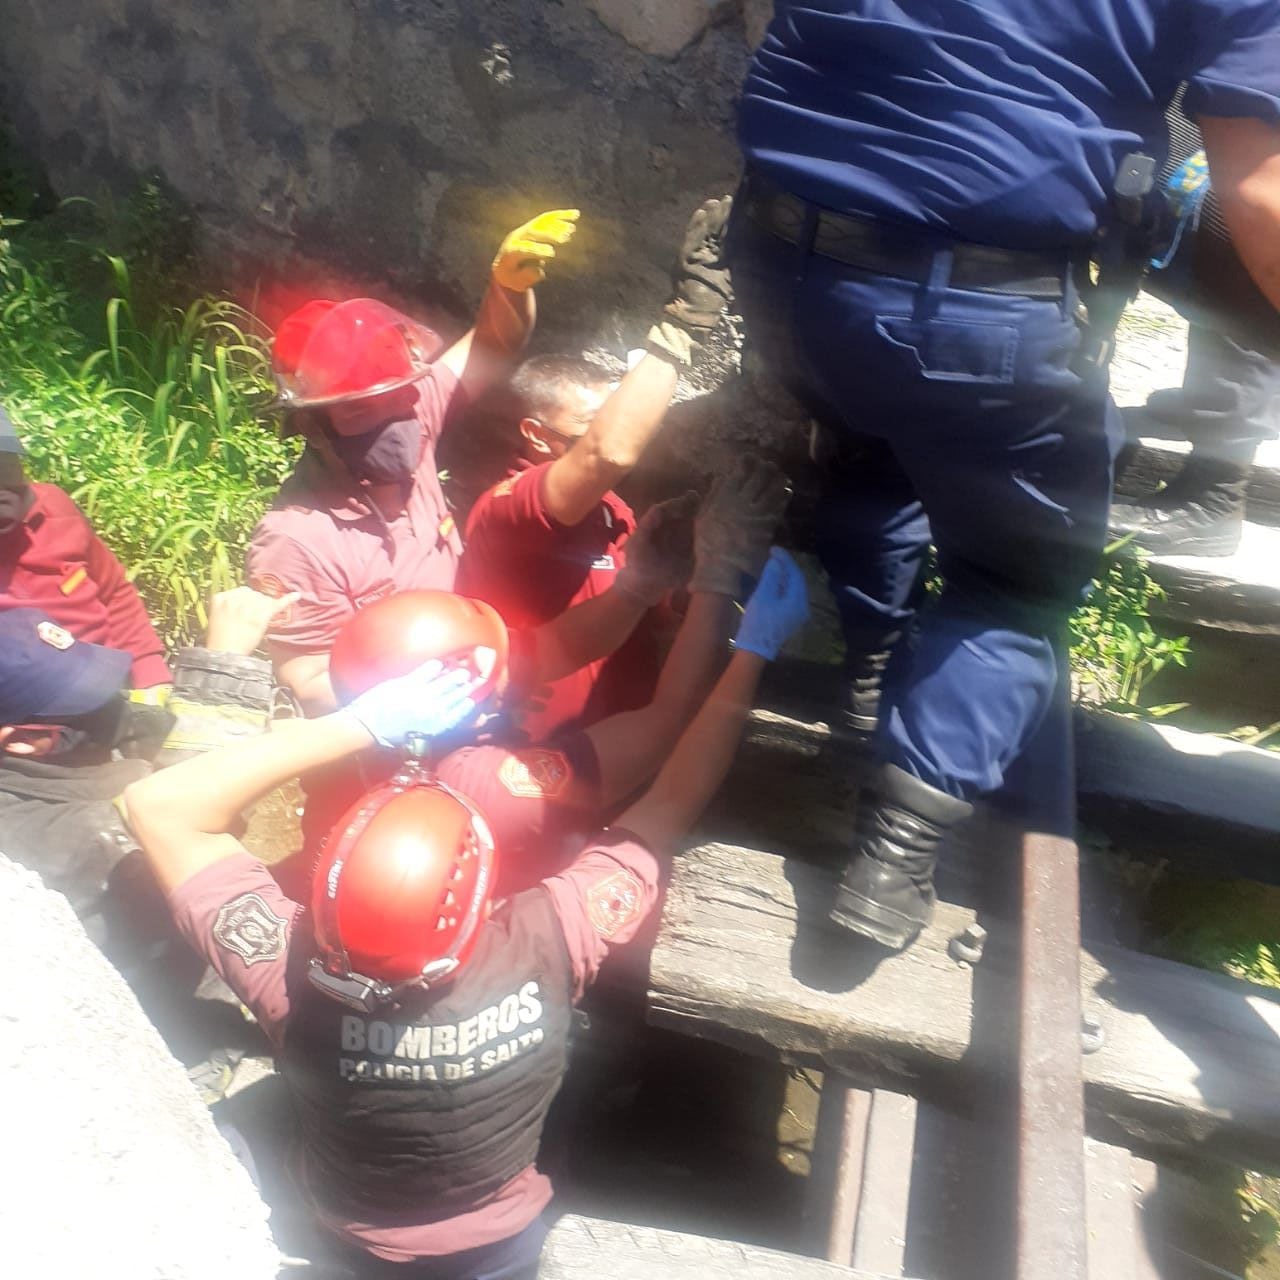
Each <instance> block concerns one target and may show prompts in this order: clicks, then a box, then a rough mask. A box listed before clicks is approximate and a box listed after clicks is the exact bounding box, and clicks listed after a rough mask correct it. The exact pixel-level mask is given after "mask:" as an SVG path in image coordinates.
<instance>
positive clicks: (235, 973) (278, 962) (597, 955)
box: [169, 831, 660, 1262]
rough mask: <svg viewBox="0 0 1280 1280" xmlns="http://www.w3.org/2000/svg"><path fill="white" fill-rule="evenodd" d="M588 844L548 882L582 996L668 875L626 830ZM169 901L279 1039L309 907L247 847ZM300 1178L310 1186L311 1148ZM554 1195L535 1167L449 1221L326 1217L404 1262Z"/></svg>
mask: <svg viewBox="0 0 1280 1280" xmlns="http://www.w3.org/2000/svg"><path fill="white" fill-rule="evenodd" d="M579 848H580V849H581V852H579V854H578V856H577V857H576V858H575V859H574V861H573V863H572V865H570V866H569V867H567V868H566V869H565V870H564V871H563V872H561V873H560V874H559V875H556V876H552V877H550V878H549V879H546V880H544V881H543V887H544V888H545V889H546V891H547V892H548V893H549V894H550V895H551V900H552V905H553V907H554V910H555V914H556V917H557V919H558V920H559V923H560V927H561V929H563V931H564V940H565V945H566V948H567V949H568V953H569V963H570V969H571V972H572V975H573V983H574V992H573V997H574V999H575V1000H576V999H578V998H579V997H580V996H581V995H582V993H583V991H584V990H585V989H586V988H587V986H589V985H590V983H591V982H592V981H593V980H594V979H595V976H596V974H597V972H598V971H599V968H600V964H601V962H602V961H603V960H604V958H605V956H606V955H608V953H609V950H610V948H611V947H614V946H618V945H620V944H622V943H625V942H628V941H630V940H631V939H632V938H633V937H635V934H636V932H637V930H638V929H639V928H640V926H641V925H642V924H643V923H644V921H645V920H646V918H647V917H649V916H650V915H651V914H652V912H653V910H654V907H655V905H656V904H657V901H658V885H659V876H660V867H659V863H658V860H657V858H656V857H655V856H654V855H653V853H651V852H650V850H649V849H647V848H646V847H645V846H644V845H643V844H641V843H640V842H639V841H637V840H636V839H635V838H634V837H632V836H630V835H629V833H627V832H623V831H618V832H608V831H603V832H600V833H599V834H598V835H597V836H596V837H595V839H593V840H591V841H589V842H587V843H586V847H585V848H582V846H579ZM169 905H170V909H171V910H172V912H173V917H174V920H175V921H176V922H177V926H178V929H179V930H180V931H181V932H182V934H183V936H184V937H185V938H186V939H187V941H188V942H189V943H190V944H191V946H192V947H194V948H195V950H196V952H197V953H198V954H199V955H201V956H202V957H203V958H204V959H205V960H207V961H208V963H209V964H211V965H212V966H213V968H214V969H215V970H216V971H217V973H218V974H219V975H220V976H221V977H222V978H223V980H224V981H225V982H226V983H227V985H228V986H229V987H231V989H232V990H233V991H234V992H235V993H236V994H237V995H238V996H239V997H240V999H241V1000H243V1001H244V1003H245V1004H246V1005H247V1006H248V1008H249V1009H250V1010H251V1011H252V1012H253V1015H254V1017H256V1018H257V1019H258V1021H259V1022H260V1023H261V1024H262V1027H263V1030H264V1031H265V1032H266V1033H267V1035H268V1036H270V1037H271V1039H272V1041H273V1042H274V1043H276V1044H277V1045H278V1044H280V1043H281V1040H282V1037H283V1030H284V1024H285V1022H286V1020H287V1019H288V1017H289V989H288V985H287V983H286V970H287V965H288V955H289V949H290V948H291V947H293V946H310V939H309V938H306V937H305V936H303V935H300V934H298V933H297V932H296V931H295V928H294V925H295V922H296V920H297V917H298V913H299V912H300V911H301V907H300V906H299V905H298V904H297V903H296V902H294V901H292V900H291V899H289V898H288V897H287V896H286V895H285V893H284V892H283V890H282V889H281V888H280V886H279V885H278V884H277V883H276V882H275V881H274V880H273V879H272V878H271V873H270V872H269V871H268V870H267V868H266V867H265V866H264V865H263V864H262V863H261V862H259V861H258V860H257V859H256V858H254V857H251V856H250V855H249V854H248V853H240V854H234V855H232V856H231V857H229V858H224V859H223V860H222V861H221V862H216V863H214V865H213V866H211V867H206V868H205V869H204V870H203V871H200V872H198V873H197V874H196V875H194V876H192V877H191V878H190V879H189V880H187V881H186V882H185V883H183V884H181V885H179V886H178V888H177V889H175V890H174V891H173V892H172V893H171V894H170V895H169ZM301 1180H302V1183H303V1187H304V1190H305V1187H306V1161H305V1151H304V1152H303V1160H302V1162H301ZM550 1199H551V1183H550V1182H549V1181H548V1179H547V1177H546V1176H545V1175H544V1174H542V1173H540V1172H539V1171H538V1169H537V1167H536V1166H534V1165H530V1166H529V1168H527V1169H525V1170H524V1171H523V1172H521V1173H519V1174H517V1175H516V1176H515V1177H514V1178H512V1179H511V1181H510V1182H508V1183H507V1184H506V1185H505V1186H503V1187H502V1188H500V1189H499V1190H498V1191H497V1192H495V1193H494V1194H493V1195H492V1196H490V1197H489V1198H488V1199H487V1200H485V1201H484V1202H483V1203H481V1204H478V1205H476V1206H475V1208H473V1209H471V1210H469V1211H468V1212H466V1213H463V1214H458V1215H457V1216H456V1217H453V1218H447V1219H445V1220H444V1221H443V1222H426V1223H424V1222H414V1221H413V1220H412V1218H411V1217H408V1218H407V1219H406V1220H405V1221H404V1222H402V1223H399V1224H397V1225H395V1226H386V1225H385V1224H379V1225H377V1226H375V1225H372V1224H369V1223H362V1222H349V1221H334V1220H331V1219H327V1218H324V1217H323V1215H319V1216H321V1217H322V1220H323V1221H324V1222H325V1225H326V1226H327V1227H328V1228H329V1229H330V1230H332V1231H334V1232H335V1233H337V1234H338V1235H340V1236H342V1237H344V1238H346V1239H348V1240H350V1241H352V1242H353V1243H355V1244H357V1245H359V1246H362V1247H363V1248H365V1249H368V1250H369V1251H370V1252H371V1253H374V1254H377V1255H378V1256H380V1257H384V1258H389V1259H391V1260H392V1261H396V1262H405V1261H408V1260H410V1259H412V1258H415V1257H437V1256H441V1255H446V1254H452V1253H459V1252H461V1251H463V1250H465V1249H476V1248H479V1247H480V1246H482V1245H487V1244H494V1243H496V1242H497V1241H499V1240H505V1239H508V1238H509V1237H511V1236H513V1235H515V1234H516V1233H517V1232H519V1231H521V1230H523V1229H524V1228H525V1227H527V1226H528V1225H529V1223H530V1222H532V1221H533V1219H534V1218H535V1217H537V1215H538V1214H539V1213H541V1212H542V1210H543V1209H544V1208H545V1207H546V1205H547V1202H548V1201H549V1200H550ZM428 1212H429V1210H428ZM317 1213H319V1211H318V1210H317Z"/></svg>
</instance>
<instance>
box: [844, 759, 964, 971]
mask: <svg viewBox="0 0 1280 1280" xmlns="http://www.w3.org/2000/svg"><path fill="white" fill-rule="evenodd" d="M874 786H875V790H874V791H873V792H871V793H869V794H864V795H863V797H862V799H861V800H860V802H859V804H858V812H857V816H856V818H855V820H854V853H853V858H852V860H851V861H850V863H849V867H848V870H846V871H845V874H844V880H843V881H842V882H841V884H840V887H839V888H838V889H837V890H836V901H835V906H834V907H832V908H831V919H832V920H833V921H835V923H836V924H838V925H842V926H843V927H844V928H846V929H851V930H852V931H853V932H854V933H861V934H863V935H864V936H866V937H868V938H871V939H872V940H874V941H875V942H878V943H880V945H881V946H884V947H892V948H894V949H895V950H901V949H902V948H903V947H906V946H909V945H910V944H911V943H912V942H914V941H915V938H916V935H917V934H918V933H919V932H920V930H921V929H923V928H924V927H925V925H927V924H928V923H929V920H930V919H931V917H932V916H933V903H934V897H935V895H934V892H933V868H934V865H935V864H936V862H937V860H938V846H939V845H940V844H941V843H942V839H943V837H944V836H945V835H946V834H947V832H948V831H949V830H950V829H951V828H952V827H954V826H955V825H956V823H958V822H960V821H961V820H962V819H964V818H967V817H968V816H969V814H970V813H972V812H973V806H972V805H971V804H969V803H968V802H967V801H965V800H957V799H956V798H955V797H954V796H949V795H947V794H946V793H945V792H942V791H939V790H937V788H935V787H931V786H929V784H928V783H926V782H921V781H920V779H919V778H915V777H912V775H911V774H909V773H907V772H905V771H904V770H902V769H899V768H898V767H897V766H896V765H891V764H888V765H882V766H881V768H880V769H879V770H878V771H877V774H876V779H875V783H874Z"/></svg>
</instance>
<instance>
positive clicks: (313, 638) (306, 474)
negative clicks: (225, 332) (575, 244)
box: [248, 209, 578, 714]
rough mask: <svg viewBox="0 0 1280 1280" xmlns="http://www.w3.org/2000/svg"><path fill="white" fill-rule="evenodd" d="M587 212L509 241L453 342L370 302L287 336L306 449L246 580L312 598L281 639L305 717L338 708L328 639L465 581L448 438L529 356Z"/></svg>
mask: <svg viewBox="0 0 1280 1280" xmlns="http://www.w3.org/2000/svg"><path fill="white" fill-rule="evenodd" d="M577 217H578V214H577V210H574V209H563V210H556V211H554V212H551V213H544V214H540V215H539V216H538V217H536V218H534V219H533V220H532V221H531V222H528V223H526V224H525V225H524V226H522V227H519V228H517V229H516V230H515V231H513V232H512V233H511V234H510V235H509V236H508V237H507V238H506V239H505V240H504V241H503V243H502V246H501V248H500V249H499V251H498V256H497V257H496V258H495V260H494V264H493V276H492V279H491V281H490V285H489V290H488V292H487V293H486V294H485V297H484V301H483V302H482V303H481V306H480V311H479V313H478V315H477V317H476V323H475V326H474V328H472V329H471V330H470V331H469V332H468V333H467V334H466V335H465V336H464V337H462V338H461V339H460V340H459V341H457V342H455V343H454V344H453V346H451V347H449V348H448V349H447V350H444V351H443V352H441V346H442V342H441V340H440V338H439V336H438V335H436V334H435V333H433V332H432V331H431V330H429V329H427V328H425V327H423V326H422V325H420V324H417V323H416V322H415V321H413V320H411V319H410V318H409V317H408V316H406V315H403V314H402V313H400V312H399V311H395V310H393V309H392V308H391V307H388V306H385V305H384V304H383V303H380V302H376V301H374V300H373V299H371V298H355V299H351V300H348V301H346V302H331V301H326V300H317V301H314V302H309V303H307V305H306V306H304V307H302V308H300V309H299V310H298V311H296V312H294V313H293V314H292V315H290V316H289V317H287V318H286V319H285V320H284V321H283V322H282V324H281V325H280V327H279V329H278V330H277V332H276V336H275V341H274V343H273V346H272V364H273V367H274V371H275V375H276V381H277V384H278V387H279V392H280V395H279V399H278V406H279V408H280V409H281V410H282V411H283V413H284V416H285V429H286V430H288V431H294V432H299V433H301V434H302V435H303V436H305V438H306V442H307V448H306V451H305V453H304V454H303V456H302V458H301V460H300V461H299V464H298V467H297V469H296V471H295V472H294V474H293V476H292V477H291V478H290V479H289V480H288V481H286V483H285V485H284V487H283V489H282V490H281V492H280V496H279V497H278V498H277V500H276V503H275V505H274V507H273V508H272V510H270V511H269V512H268V513H267V514H266V515H265V516H264V517H263V519H262V521H261V523H260V524H259V525H258V528H257V529H256V530H255V532H254V536H253V542H252V545H251V546H250V549H249V555H248V575H249V580H250V583H251V584H252V585H253V586H255V587H256V588H258V589H259V590H261V591H264V592H265V593H266V594H268V595H272V594H275V595H282V594H284V593H285V592H287V591H298V592H299V593H300V598H299V600H298V603H297V605H296V606H295V607H294V608H293V609H291V610H290V611H289V613H288V614H287V615H286V616H285V617H284V618H283V620H282V621H280V622H278V623H277V624H276V626H275V627H274V628H273V629H272V632H271V634H270V636H269V637H268V647H269V650H270V653H271V657H272V661H273V663H274V665H275V668H276V674H277V676H278V678H279V680H280V682H281V683H282V684H284V685H286V686H288V687H289V688H290V689H291V690H292V691H293V693H294V695H295V696H296V697H297V698H298V700H299V701H300V702H301V704H302V706H303V709H304V710H305V711H306V712H307V713H308V714H321V713H323V712H325V711H331V710H332V709H333V706H334V702H333V693H332V690H331V689H330V687H329V678H328V665H329V649H330V648H331V646H332V645H333V641H334V638H335V637H336V636H337V634H338V630H339V628H340V627H341V626H342V624H343V622H345V621H346V619H347V618H348V617H350V616H351V614H353V613H354V612H355V611H356V609H358V608H359V607H360V606H361V605H364V604H368V603H370V602H372V601H374V600H377V599H380V598H381V597H382V596H385V595H390V594H391V593H392V592H395V591H407V590H412V589H414V588H424V587H429V588H439V589H442V590H446V591H447V590H452V588H453V579H454V575H455V573H456V570H457V563H458V556H459V555H460V554H461V551H462V543H461V540H460V539H459V537H458V531H457V530H456V529H455V527H454V521H453V516H452V515H451V514H450V512H449V508H448V507H447V506H446V504H445V500H444V494H443V493H442V492H441V489H440V481H439V478H438V476H437V469H436V460H435V449H436V443H437V441H438V440H439V437H440V433H441V432H442V430H443V429H444V426H445V423H446V420H447V419H448V418H450V417H451V416H453V415H455V414H456V412H457V411H458V410H459V409H460V408H461V407H462V406H463V405H464V404H465V403H466V401H467V400H468V399H469V398H471V397H473V396H475V395H476V394H477V393H478V392H480V391H482V390H483V389H484V388H485V387H487V386H488V385H490V384H491V383H492V382H494V381H495V380H496V379H497V378H499V377H505V376H506V373H507V371H508V370H509V368H510V366H511V363H512V362H513V361H514V360H515V359H516V358H517V357H518V356H519V354H520V352H521V351H522V350H523V348H524V345H525V342H526V341H527V339H528V336H529V333H530V331H531V330H532V328H533V322H534V300H533V292H532V287H533V286H534V285H535V284H537V283H538V282H539V281H540V280H541V279H542V278H543V275H544V266H545V264H546V262H547V261H549V260H550V259H551V258H553V257H554V256H555V247H556V246H557V245H563V244H564V243H566V242H567V241H568V240H569V238H570V237H571V236H572V234H573V230H574V225H575V221H576V219H577Z"/></svg>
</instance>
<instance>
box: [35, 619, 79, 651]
mask: <svg viewBox="0 0 1280 1280" xmlns="http://www.w3.org/2000/svg"><path fill="white" fill-rule="evenodd" d="M36 635H37V636H39V638H40V639H41V640H43V641H44V643H45V644H47V645H48V646H49V647H50V648H51V649H70V648H71V646H72V645H73V644H75V639H74V637H73V636H72V634H71V632H70V631H68V630H67V629H66V628H65V627H60V626H58V624H57V623H56V622H37V623H36Z"/></svg>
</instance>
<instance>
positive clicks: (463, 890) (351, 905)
mask: <svg viewBox="0 0 1280 1280" xmlns="http://www.w3.org/2000/svg"><path fill="white" fill-rule="evenodd" d="M496 861H497V851H496V849H495V848H494V843H493V836H492V833H491V832H490V830H489V825H488V823H487V822H486V821H485V820H484V817H483V816H482V815H481V813H480V812H479V810H477V809H476V808H475V806H474V805H472V804H471V802H470V801H469V800H467V799H466V798H465V797H463V796H461V795H459V794H458V793H457V792H456V791H454V790H453V789H452V788H450V787H448V786H446V785H445V784H444V783H442V782H440V781H439V780H438V779H436V778H433V777H432V776H431V775H430V774H428V773H427V772H426V771H425V770H423V769H421V767H420V766H418V765H417V764H416V763H413V762H411V763H409V764H408V766H407V767H406V770H405V772H404V773H402V774H400V775H399V776H397V777H396V778H394V779H392V780H391V781H390V782H387V783H384V784H383V785H382V786H380V787H376V788H375V789H374V790H373V791H371V792H369V793H368V794H367V795H366V796H364V797H363V798H362V799H361V800H359V801H358V802H357V803H356V804H355V805H353V806H352V808H351V809H350V810H349V811H348V812H347V814H346V816H345V817H344V818H343V820H342V821H341V822H340V823H339V824H338V825H337V826H336V827H335V828H334V829H333V831H332V832H331V833H330V835H329V838H328V840H327V841H326V842H325V847H324V849H323V851H322V852H321V855H320V860H319V865H318V866H317V868H316V874H315V877H314V879H313V881H312V890H311V915H312V929H313V931H314V935H315V942H316V955H315V957H314V958H313V959H312V960H311V962H310V965H309V969H308V976H309V977H310V979H311V982H312V983H313V984H314V985H315V986H316V987H317V988H318V989H319V990H321V991H323V992H325V994H327V995H329V996H331V997H333V998H334V999H337V1000H340V1001H342V1002H343V1003H345V1004H349V1005H352V1006H353V1007H355V1008H359V1009H364V1010H366V1011H371V1010H373V1009H375V1008H377V1006H378V1005H380V1004H385V1003H386V1002H388V1001H391V1000H395V999H396V998H397V996H398V994H400V993H401V992H403V991H404V990H405V989H406V988H409V987H419V988H425V987H429V986H430V985H431V984H432V983H433V982H440V981H443V980H444V979H446V978H448V977H449V976H451V975H452V974H453V973H454V972H455V971H456V970H457V969H458V968H460V967H461V966H462V965H464V964H466V962H467V960H468V958H469V957H470V955H471V952H472V951H473V950H474V948H475V944H476V939H477V936H478V934H479V932H480V926H481V925H482V924H483V923H484V921H485V919H486V918H487V907H488V904H489V901H490V898H491V896H492V889H493V883H494V877H495V875H496V870H497V868H496Z"/></svg>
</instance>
